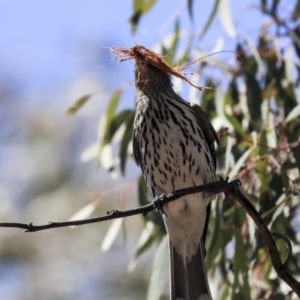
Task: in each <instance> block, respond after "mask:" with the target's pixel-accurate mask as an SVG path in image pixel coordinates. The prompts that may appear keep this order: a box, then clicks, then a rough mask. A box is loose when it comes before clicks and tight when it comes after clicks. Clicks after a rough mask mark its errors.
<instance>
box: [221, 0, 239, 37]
mask: <svg viewBox="0 0 300 300" xmlns="http://www.w3.org/2000/svg"><path fill="white" fill-rule="evenodd" d="M218 12H219V16H220V20H221V23H222V25H223V28H224V30H225V31H226V33H227V34H228V35H229V36H230V37H231V38H235V37H236V31H235V28H234V25H233V22H232V17H231V13H230V7H229V0H220V1H219V5H218Z"/></svg>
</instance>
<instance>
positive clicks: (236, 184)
mask: <svg viewBox="0 0 300 300" xmlns="http://www.w3.org/2000/svg"><path fill="white" fill-rule="evenodd" d="M220 180H221V181H225V182H226V183H228V184H229V185H230V186H231V188H232V191H233V192H236V191H238V190H239V189H240V187H241V186H242V183H241V181H240V180H239V179H235V180H233V181H230V182H229V177H226V178H225V179H224V178H223V177H220Z"/></svg>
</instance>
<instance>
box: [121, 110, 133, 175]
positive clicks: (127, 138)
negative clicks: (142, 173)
mask: <svg viewBox="0 0 300 300" xmlns="http://www.w3.org/2000/svg"><path fill="white" fill-rule="evenodd" d="M134 114H135V113H134V111H132V112H131V114H130V116H128V118H129V119H128V122H127V124H126V129H125V132H124V135H123V138H122V141H121V146H120V152H119V157H120V167H121V172H122V174H123V175H124V174H125V164H126V161H127V157H128V154H127V149H128V145H129V143H130V141H131V138H132V126H133V120H134Z"/></svg>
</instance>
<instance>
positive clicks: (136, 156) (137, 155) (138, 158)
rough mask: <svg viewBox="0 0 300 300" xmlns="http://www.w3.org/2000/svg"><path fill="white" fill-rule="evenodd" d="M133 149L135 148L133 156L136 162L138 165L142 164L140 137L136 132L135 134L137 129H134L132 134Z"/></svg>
mask: <svg viewBox="0 0 300 300" xmlns="http://www.w3.org/2000/svg"><path fill="white" fill-rule="evenodd" d="M132 149H133V157H134V160H135V162H136V164H137V165H138V166H142V164H141V162H142V159H141V153H140V146H139V141H138V139H137V137H136V134H135V130H133V135H132Z"/></svg>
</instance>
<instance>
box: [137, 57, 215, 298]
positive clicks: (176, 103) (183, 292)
mask: <svg viewBox="0 0 300 300" xmlns="http://www.w3.org/2000/svg"><path fill="white" fill-rule="evenodd" d="M135 87H136V110H135V118H134V123H133V137H132V140H133V155H134V159H135V162H136V164H137V165H138V166H139V167H140V168H141V170H142V173H143V175H144V178H145V181H146V185H147V188H148V191H149V193H150V195H151V197H153V198H157V197H159V196H160V195H162V194H168V193H171V192H173V191H175V190H176V189H181V188H188V187H191V186H196V185H201V184H205V183H209V182H212V181H214V180H215V173H216V155H215V142H218V136H217V133H216V131H215V130H214V128H213V126H212V124H211V123H210V121H209V120H208V118H207V116H206V115H205V113H204V112H203V110H202V109H201V107H200V106H199V105H196V104H190V103H189V102H186V101H185V100H183V99H182V98H181V97H180V96H179V95H178V94H176V92H175V91H174V89H173V86H172V82H171V78H170V75H169V74H168V72H166V71H164V70H161V69H160V68H157V67H156V66H155V65H153V64H150V63H149V61H147V59H143V57H142V56H141V57H138V56H137V57H136V65H135ZM213 199H214V196H213V195H212V194H208V193H197V194H191V195H187V196H184V197H182V198H180V199H178V200H176V201H173V202H170V203H168V204H165V205H164V206H163V208H162V211H163V214H162V215H163V219H164V223H165V226H166V231H167V234H168V236H169V256H170V299H171V300H211V299H212V296H211V292H210V288H209V283H208V279H207V272H206V268H205V263H204V256H205V248H204V243H205V237H206V232H207V228H208V220H209V213H210V207H211V201H212V200H213Z"/></svg>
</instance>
